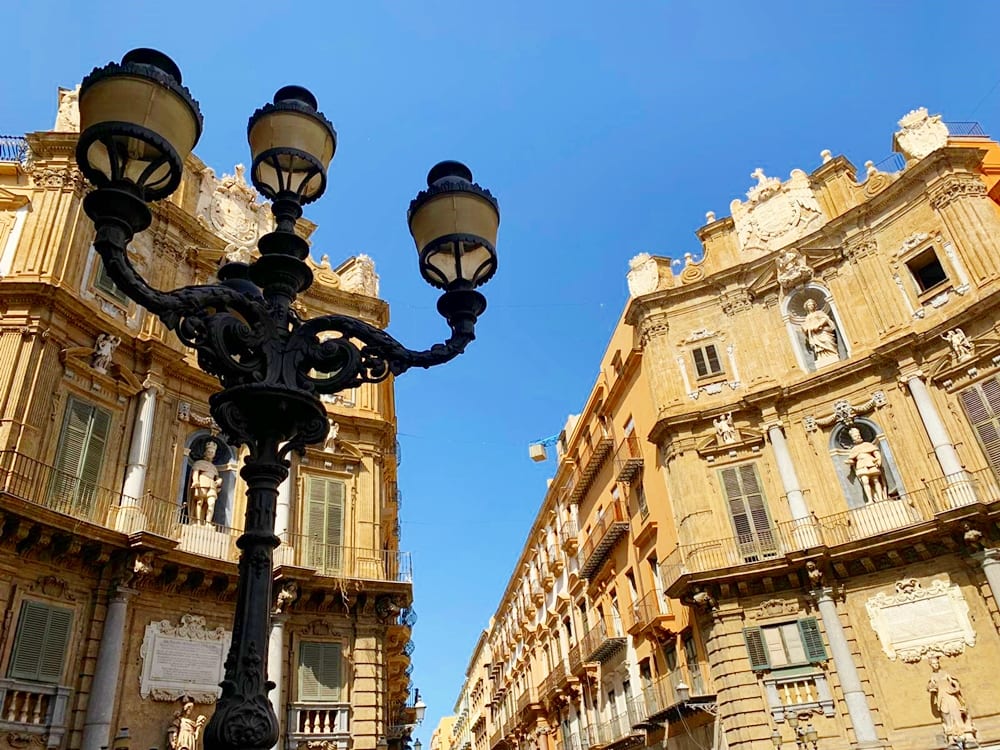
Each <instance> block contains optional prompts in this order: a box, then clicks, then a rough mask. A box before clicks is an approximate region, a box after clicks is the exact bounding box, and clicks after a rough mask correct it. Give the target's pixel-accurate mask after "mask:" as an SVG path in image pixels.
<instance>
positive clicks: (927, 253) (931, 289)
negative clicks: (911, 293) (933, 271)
mask: <svg viewBox="0 0 1000 750" xmlns="http://www.w3.org/2000/svg"><path fill="white" fill-rule="evenodd" d="M928 258H933V260H930V259H928ZM922 259H928V260H927V262H925V263H920V264H919V268H920V269H921V270H923V269H926V268H928V267H929V266H930V265H931V264H932V263H936V264H937V266H938V268H940V269H941V273H942V274H943V275H944V278H942V279H941V280H940V281H938V282H937V283H935V284H933V285H931V286H926V287H925V286H924V283H923V280H922V279H921V276H920V274H919V273H918V271H917V270H916V269H915V266H916V265H917V264H918V262H919V261H921V260H922ZM903 264H904V265H905V266H906V270H907V271H908V272H909V274H910V278H911V279H913V283H914V285H915V286H916V291H917V297H918V298H919V299H925V298H927V297H933V296H935V295H937V294H939V293H940V292H942V291H943V290H944V289H946V288H948V287H949V286H950V285H951V276H950V275H949V274H948V268H947V266H945V264H944V262H942V260H941V256H940V255H939V254H938V252H937V249H936V248H935V247H934V245H925V246H923V247H921V248H919V249H918V250H916V251H915V252H913V253H912V254H910V255H909V256H907V258H906V259H905V260H904V261H903Z"/></svg>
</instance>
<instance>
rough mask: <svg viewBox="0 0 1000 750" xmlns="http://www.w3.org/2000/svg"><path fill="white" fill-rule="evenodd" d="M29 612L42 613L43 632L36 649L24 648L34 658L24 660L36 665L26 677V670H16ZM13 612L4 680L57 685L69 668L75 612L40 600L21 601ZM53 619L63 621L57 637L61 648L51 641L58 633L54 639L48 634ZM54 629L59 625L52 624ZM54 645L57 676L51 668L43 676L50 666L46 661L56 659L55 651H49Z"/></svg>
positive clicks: (28, 657)
mask: <svg viewBox="0 0 1000 750" xmlns="http://www.w3.org/2000/svg"><path fill="white" fill-rule="evenodd" d="M31 608H36V609H37V610H43V611H44V612H45V616H46V620H45V626H44V627H45V632H44V633H43V634H42V636H41V643H40V645H39V644H31V645H29V646H27V648H29V649H33V650H35V651H36V654H37V655H35V654H31V655H28V656H26V657H25V658H26V659H33V660H35V661H36V662H37V665H36V667H35V669H34V671H33V673H30V674H29V673H28V672H27V671H26V670H22V669H21V668H19V666H18V661H19V658H20V657H21V648H22V644H23V643H24V642H25V639H26V638H28V637H30V636H28V635H25V631H24V628H25V627H26V625H27V624H28V622H29V620H28V618H29V617H30V614H29V610H30V609H31ZM17 612H18V614H17V624H16V626H15V628H14V640H13V643H12V644H11V649H10V655H9V657H8V659H7V670H6V674H7V677H8V678H9V679H12V680H22V681H25V682H33V683H38V684H42V685H60V684H61V683H62V681H63V677H64V676H65V674H66V667H67V665H68V664H69V656H70V647H71V645H72V641H73V627H74V625H75V620H76V610H75V609H74V608H73V607H66V606H63V605H60V604H53V603H51V602H48V601H45V600H43V599H34V598H27V597H25V598H23V599H21V601H20V605H19V607H18V610H17ZM53 615H59V616H63V617H64V618H65V622H64V627H63V632H62V635H61V645H59V644H56V643H54V642H53V641H54V639H56V638H57V637H60V636H59V634H58V631H57V632H56V633H55V634H54V635H53V634H52V628H53ZM55 627H59V624H58V623H56V624H55ZM35 633H37V631H33V632H32V635H34V634H35ZM57 645H58V648H56V651H59V652H60V653H59V654H58V656H59V670H58V673H56V671H55V670H53V669H51V668H50V669H48V670H47V671H45V672H44V673H43V670H45V668H46V665H47V663H49V665H50V660H52V659H53V658H54V657H55V656H56V653H55V651H53V650H52V649H53V648H54V647H56V646H57Z"/></svg>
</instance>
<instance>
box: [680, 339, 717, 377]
mask: <svg viewBox="0 0 1000 750" xmlns="http://www.w3.org/2000/svg"><path fill="white" fill-rule="evenodd" d="M709 349H711V350H712V355H714V359H715V366H716V367H717V369H714V370H713V369H712V363H711V360H712V357H710V356H709V354H708V350H709ZM688 352H689V353H690V355H691V364H692V365H694V377H695V380H696V381H697V382H699V383H702V382H705V381H711V380H724V379H725V377H726V363H725V362H724V361H723V358H722V354H721V352H720V351H719V347H718V345H717V344H715V343H707V344H701V345H700V346H692V347H690V348H689V349H688ZM699 355H700V357H701V359H702V366H701V367H699V364H698V361H699ZM703 368H704V369H705V372H704V373H702V372H701V370H702V369H703Z"/></svg>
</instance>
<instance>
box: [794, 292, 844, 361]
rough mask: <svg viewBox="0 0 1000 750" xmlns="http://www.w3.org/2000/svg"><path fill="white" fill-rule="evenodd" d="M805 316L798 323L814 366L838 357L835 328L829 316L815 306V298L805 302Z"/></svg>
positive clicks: (835, 359)
mask: <svg viewBox="0 0 1000 750" xmlns="http://www.w3.org/2000/svg"><path fill="white" fill-rule="evenodd" d="M805 310H806V316H805V318H803V319H802V322H801V323H800V324H799V328H800V329H801V330H802V335H804V336H805V338H806V345H807V346H808V347H809V350H810V351H811V352H812V355H813V359H814V361H815V363H816V367H817V368H820V367H824V366H826V365H828V364H830V363H832V362H836V361H838V360H839V359H840V351H839V350H838V349H837V328H836V326H834V324H833V321H832V320H831V319H830V316H829V315H827V314H826V313H825V312H824V311H822V310H820V309H818V308H817V306H816V300H813V299H807V300H806V302H805Z"/></svg>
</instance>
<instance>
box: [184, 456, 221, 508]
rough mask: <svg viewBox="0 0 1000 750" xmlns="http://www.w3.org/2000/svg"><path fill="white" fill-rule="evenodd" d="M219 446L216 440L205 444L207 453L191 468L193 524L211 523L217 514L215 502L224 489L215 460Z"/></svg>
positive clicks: (189, 491)
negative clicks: (220, 491)
mask: <svg viewBox="0 0 1000 750" xmlns="http://www.w3.org/2000/svg"><path fill="white" fill-rule="evenodd" d="M217 450H218V445H217V444H216V442H215V441H214V440H209V441H208V442H207V443H205V453H204V455H203V457H202V458H200V459H198V460H197V461H195V462H194V465H193V466H192V467H191V484H190V485H189V487H188V517H189V519H190V522H191V523H199V524H206V523H211V522H212V518H213V515H214V513H215V502H216V500H218V499H219V490H221V489H222V477H221V476H220V475H219V470H218V468H216V466H215V464H214V463H213V460H214V459H215V454H216V451H217Z"/></svg>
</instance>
